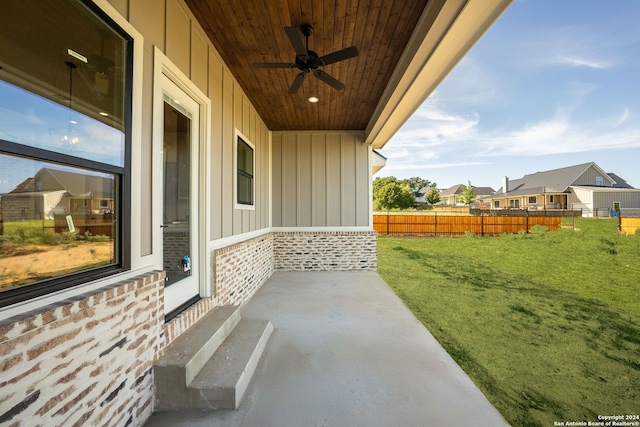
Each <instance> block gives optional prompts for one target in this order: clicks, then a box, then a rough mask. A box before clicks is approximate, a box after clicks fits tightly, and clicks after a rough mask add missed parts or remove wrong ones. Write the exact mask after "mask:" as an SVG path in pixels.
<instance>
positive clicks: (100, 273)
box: [0, 0, 141, 309]
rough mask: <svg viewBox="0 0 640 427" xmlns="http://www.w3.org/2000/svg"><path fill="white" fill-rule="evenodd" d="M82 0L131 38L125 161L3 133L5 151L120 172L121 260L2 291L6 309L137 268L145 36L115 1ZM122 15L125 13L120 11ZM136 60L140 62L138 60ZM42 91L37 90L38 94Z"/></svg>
mask: <svg viewBox="0 0 640 427" xmlns="http://www.w3.org/2000/svg"><path fill="white" fill-rule="evenodd" d="M77 1H78V3H80V4H82V5H84V6H85V7H87V9H89V10H90V11H91V12H93V13H94V14H95V15H96V16H97V17H98V18H99V19H101V20H102V21H104V22H105V24H106V25H108V26H109V27H110V28H111V29H112V30H114V31H115V32H117V33H118V34H119V35H120V36H122V37H123V39H125V40H126V41H127V46H126V52H125V54H126V69H125V71H124V73H125V76H126V80H125V87H124V94H125V99H124V103H125V105H124V114H123V119H124V135H125V137H124V141H125V143H124V163H123V165H122V166H116V165H111V164H107V163H102V162H99V161H95V160H88V159H85V158H81V157H76V156H73V155H70V154H63V153H60V152H56V151H51V150H48V149H44V148H38V147H32V146H28V145H22V144H18V143H15V142H12V141H6V140H2V139H0V152H1V153H2V154H5V155H9V156H15V157H21V158H24V159H28V160H34V161H43V162H46V163H52V164H58V165H61V166H71V167H74V168H80V169H85V170H88V171H93V172H100V173H108V174H113V175H114V177H115V183H114V184H115V185H114V196H115V197H114V201H115V200H118V203H117V206H116V207H115V215H116V218H117V219H118V220H117V221H116V226H115V229H114V253H115V258H116V262H115V263H114V264H111V265H108V266H104V267H98V268H90V269H87V270H83V271H78V272H75V273H72V274H69V275H64V276H58V277H54V278H51V279H47V280H42V281H38V282H35V283H31V284H27V285H24V286H18V287H16V288H13V289H8V290H6V291H2V292H0V309H3V308H5V307H10V306H14V305H16V304H18V303H28V302H29V301H35V300H37V299H39V298H42V297H47V296H50V295H52V294H54V293H58V292H61V291H65V290H70V289H72V288H78V287H79V286H80V285H82V284H86V283H88V282H95V281H97V280H100V279H105V278H108V277H110V276H113V275H117V274H120V273H123V272H125V271H128V270H131V268H132V260H131V228H132V226H131V218H132V188H131V182H132V173H133V172H132V160H131V159H132V151H133V148H132V147H133V139H134V126H133V116H134V107H133V102H134V98H136V97H137V96H136V95H137V94H136V93H135V91H134V85H133V80H134V78H135V77H134V65H137V61H136V59H135V57H136V56H139V54H140V53H139V52H140V51H139V49H140V47H139V46H137V45H136V46H135V47H134V45H135V44H136V43H138V42H139V41H140V40H141V36H140V34H139V33H137V32H135V31H132V28H133V27H130V26H129V25H127V27H130V29H125V28H123V25H121V24H120V23H119V22H118V21H120V22H123V23H125V24H128V23H127V22H126V21H122V19H118V18H119V17H118V16H113V17H112V15H117V13H116V12H115V9H113V8H112V7H111V6H110V5H108V4H105V3H104V2H103V1H101V0H96V2H95V3H94V2H92V1H89V0H77ZM120 18H121V17H120ZM134 63H136V64H134ZM35 95H36V96H38V95H37V94H35Z"/></svg>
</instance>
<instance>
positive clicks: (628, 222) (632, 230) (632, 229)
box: [620, 217, 640, 236]
mask: <svg viewBox="0 0 640 427" xmlns="http://www.w3.org/2000/svg"><path fill="white" fill-rule="evenodd" d="M638 229H640V218H625V217H622V218H620V234H622V235H625V236H628V235H630V234H636V231H637V230H638Z"/></svg>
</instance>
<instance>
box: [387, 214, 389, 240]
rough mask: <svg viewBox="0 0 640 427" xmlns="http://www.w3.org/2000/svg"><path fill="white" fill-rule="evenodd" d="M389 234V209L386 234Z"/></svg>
mask: <svg viewBox="0 0 640 427" xmlns="http://www.w3.org/2000/svg"><path fill="white" fill-rule="evenodd" d="M388 235H389V211H387V236H388Z"/></svg>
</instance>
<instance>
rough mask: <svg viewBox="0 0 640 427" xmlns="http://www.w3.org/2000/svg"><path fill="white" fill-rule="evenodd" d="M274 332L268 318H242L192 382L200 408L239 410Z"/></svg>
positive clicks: (192, 388) (191, 385) (191, 388)
mask: <svg viewBox="0 0 640 427" xmlns="http://www.w3.org/2000/svg"><path fill="white" fill-rule="evenodd" d="M272 332H273V325H272V324H271V322H269V321H268V320H246V319H243V320H241V321H240V323H239V324H238V326H237V327H236V329H234V330H233V332H231V334H229V337H228V338H227V339H226V340H225V342H224V343H222V345H220V348H219V349H218V351H216V353H215V354H214V355H213V357H212V358H211V360H209V362H208V363H207V364H206V365H205V366H204V368H203V369H202V371H200V373H199V374H198V375H197V376H196V377H195V379H194V380H193V381H192V382H191V384H189V389H190V390H192V391H193V392H194V394H195V396H197V397H198V401H199V406H197V407H198V408H199V409H211V408H228V409H237V408H238V406H239V405H240V401H241V400H242V397H243V396H244V393H245V391H246V390H247V387H248V385H249V381H250V380H251V377H252V376H253V373H254V372H255V370H256V366H257V365H258V361H259V360H260V357H261V356H262V353H263V352H264V348H265V346H266V344H267V341H268V340H269V337H270V336H271V333H272Z"/></svg>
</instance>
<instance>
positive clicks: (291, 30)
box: [253, 24, 358, 94]
mask: <svg viewBox="0 0 640 427" xmlns="http://www.w3.org/2000/svg"><path fill="white" fill-rule="evenodd" d="M284 32H285V33H286V34H287V37H289V41H291V45H292V46H293V50H295V52H296V60H295V62H293V63H286V62H256V63H253V66H254V67H255V68H297V69H298V70H300V73H298V75H297V76H296V78H295V79H294V80H293V83H292V84H291V87H290V88H289V93H290V94H294V93H297V92H298V89H300V86H302V82H303V81H304V78H305V77H306V75H307V74H308V73H313V75H314V76H316V77H317V78H318V79H320V80H322V81H323V82H325V83H326V84H328V85H329V86H331V87H332V88H334V89H336V90H342V89H344V83H342V82H340V81H338V80H337V79H335V78H334V77H332V76H331V75H329V74H327V73H325V72H324V71H322V70H321V69H319V67H322V66H324V65H329V64H333V63H335V62H339V61H344V60H345V59H349V58H353V57H356V56H358V48H357V47H355V46H351V47H347V48H345V49H341V50H338V51H335V52H332V53H329V54H327V55H324V56H318V54H317V53H315V52H314V51H312V50H309V36H310V35H311V34H313V27H312V26H311V25H309V24H304V25H303V26H302V27H300V30H298V29H297V28H296V27H284ZM300 32H302V34H303V35H304V36H305V37H306V43H305V42H303V41H302V37H300Z"/></svg>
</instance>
